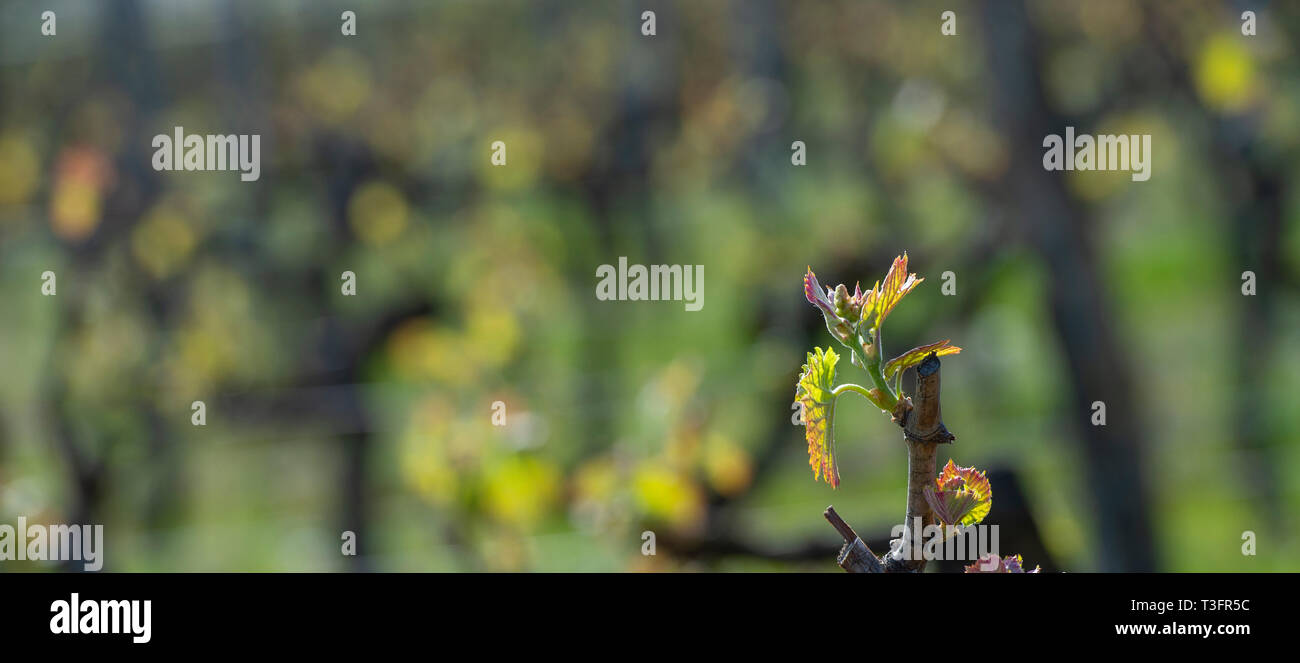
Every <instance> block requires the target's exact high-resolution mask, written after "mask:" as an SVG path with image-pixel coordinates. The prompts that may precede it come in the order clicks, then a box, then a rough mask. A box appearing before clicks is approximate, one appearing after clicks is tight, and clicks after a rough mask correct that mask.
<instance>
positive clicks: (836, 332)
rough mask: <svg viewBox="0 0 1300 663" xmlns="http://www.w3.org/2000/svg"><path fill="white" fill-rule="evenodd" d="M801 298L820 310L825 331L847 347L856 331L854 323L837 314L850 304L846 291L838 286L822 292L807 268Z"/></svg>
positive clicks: (813, 275) (846, 308) (820, 286)
mask: <svg viewBox="0 0 1300 663" xmlns="http://www.w3.org/2000/svg"><path fill="white" fill-rule="evenodd" d="M803 296H804V299H807V300H808V303H810V304H812V305H813V306H816V307H817V308H819V309H821V312H822V317H823V318H825V319H826V331H828V332H830V334H831V336H832V337H834V338H835V339H836V340H838V341H839V342H840V343H843V344H845V345H848V344H849V342H850V341H851V339H852V338H853V334H854V332H855V331H856V329H857V324H856V322H854V321H851V320H850V319H846V318H844V317H842V316H841V315H840V314H839V312H840V311H847V310H848V309H849V306H850V304H851V303H852V302H851V298H850V297H849V292H848V289H847V288H845V287H844V286H843V285H840V286H839V287H838V288H836V289H834V290H830V289H825V290H823V289H822V285H821V284H820V283H818V282H817V275H816V274H813V271H812V268H811V267H809V268H808V272H807V273H806V274H804V275H803ZM850 347H852V346H850Z"/></svg>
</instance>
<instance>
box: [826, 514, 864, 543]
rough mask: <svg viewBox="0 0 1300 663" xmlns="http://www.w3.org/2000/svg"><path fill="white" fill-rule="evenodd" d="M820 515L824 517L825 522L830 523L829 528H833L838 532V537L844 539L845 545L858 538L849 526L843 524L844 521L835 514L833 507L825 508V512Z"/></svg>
mask: <svg viewBox="0 0 1300 663" xmlns="http://www.w3.org/2000/svg"><path fill="white" fill-rule="evenodd" d="M822 515H823V516H826V520H828V521H830V523H831V526H832V527H834V528H835V531H837V532H839V533H840V536H842V537H844V542H845V543H853V540H854V539H856V538H858V533H857V532H854V531H853V528H852V527H849V524H848V523H846V522H844V519H843V518H841V517H840V514H838V513H835V507H833V506H828V507H826V512H825V513H823V514H822Z"/></svg>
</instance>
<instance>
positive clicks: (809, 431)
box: [795, 348, 840, 488]
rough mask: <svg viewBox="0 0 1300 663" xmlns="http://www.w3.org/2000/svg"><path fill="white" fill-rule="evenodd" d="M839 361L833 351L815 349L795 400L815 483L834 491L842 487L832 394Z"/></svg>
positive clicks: (804, 371)
mask: <svg viewBox="0 0 1300 663" xmlns="http://www.w3.org/2000/svg"><path fill="white" fill-rule="evenodd" d="M839 360H840V357H839V355H837V354H835V351H834V350H833V349H831V348H827V349H826V351H825V352H822V349H821V348H813V352H809V353H808V363H806V364H804V366H803V373H802V374H800V375H799V384H798V386H797V387H795V399H796V400H798V401H799V404H800V406H801V407H802V409H803V427H804V438H806V439H807V441H808V464H809V465H811V466H812V471H813V479H822V478H824V479H825V480H826V482H827V483H829V484H830V485H831V487H832V488H835V487H838V486H839V485H840V472H839V468H838V467H836V465H835V439H834V427H833V424H832V422H833V420H834V417H835V396H834V395H832V393H831V391H832V390H833V389H834V387H835V364H836V362H838V361H839Z"/></svg>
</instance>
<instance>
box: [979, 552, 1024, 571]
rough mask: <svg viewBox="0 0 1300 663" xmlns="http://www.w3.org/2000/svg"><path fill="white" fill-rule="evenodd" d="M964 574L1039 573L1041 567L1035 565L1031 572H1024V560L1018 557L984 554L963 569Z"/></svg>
mask: <svg viewBox="0 0 1300 663" xmlns="http://www.w3.org/2000/svg"><path fill="white" fill-rule="evenodd" d="M965 571H966V573H1039V572H1040V571H1042V567H1040V566H1037V565H1035V566H1034V570H1033V571H1025V560H1024V559H1022V558H1021V557H1020V555H1007V556H1006V557H998V556H997V555H994V554H993V553H985V555H984V556H983V557H981V558H980V559H979V561H977V562H975V563H974V564H971V565H970V566H967V567H965Z"/></svg>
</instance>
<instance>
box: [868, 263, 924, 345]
mask: <svg viewBox="0 0 1300 663" xmlns="http://www.w3.org/2000/svg"><path fill="white" fill-rule="evenodd" d="M924 280H925V279H918V278H916V274H909V273H907V252H906V251H904V252H903V255H901V256H898V257H897V258H894V264H892V265H890V266H889V273H888V274H885V280H883V281H881V282H880V285H879V286H878V289H879V292H878V293H877V294H876V296H875V312H876V322H875V326H876V327H880V325H881V323H883V322H884V321H885V318H886V317H887V316H888V315H889V312H890V311H892V310H894V307H895V306H897V305H898V302H899V301H901V300H902V299H903V295H906V294H907V293H909V292H911V291H912V288H915V287H916V285H917V284H918V283H920V282H921V281H924Z"/></svg>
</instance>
